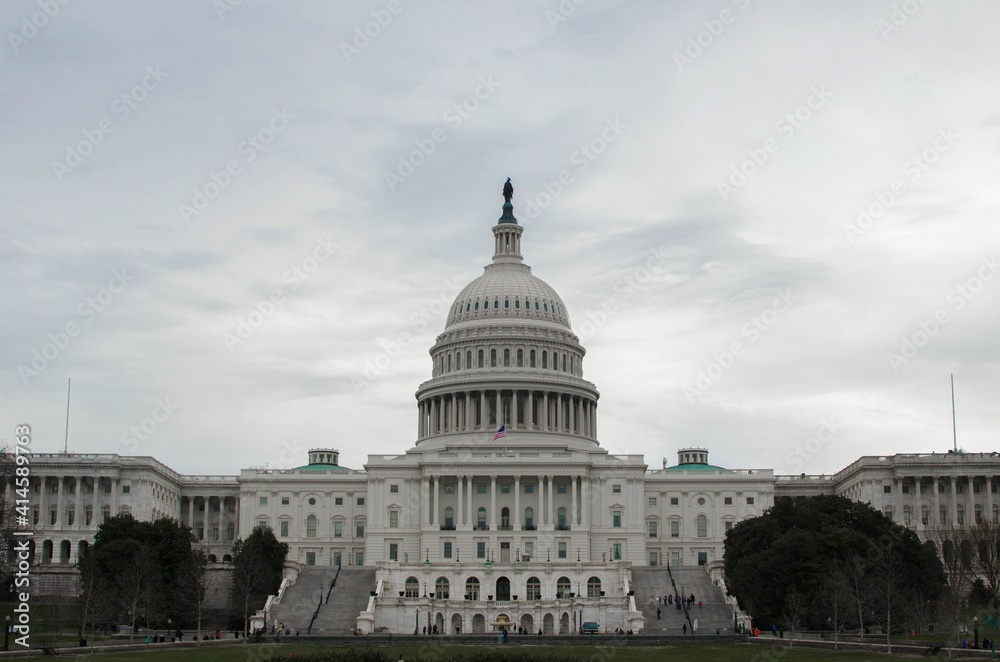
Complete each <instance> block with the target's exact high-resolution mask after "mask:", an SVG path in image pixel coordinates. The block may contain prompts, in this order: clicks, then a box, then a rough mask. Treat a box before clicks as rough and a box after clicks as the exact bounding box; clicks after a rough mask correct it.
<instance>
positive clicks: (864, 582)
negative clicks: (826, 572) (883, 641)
mask: <svg viewBox="0 0 1000 662" xmlns="http://www.w3.org/2000/svg"><path fill="white" fill-rule="evenodd" d="M870 569H871V568H870V564H869V563H868V561H866V560H865V559H864V557H862V556H860V555H858V554H855V555H853V556H851V558H850V559H848V561H847V562H846V563H844V565H843V566H842V571H843V574H844V580H845V584H844V586H845V588H846V590H847V594H848V595H849V596H850V598H851V604H852V606H853V609H854V610H856V611H857V615H858V630H859V631H860V632H861V634H864V632H865V612H867V611H869V610H870V608H871V606H872V603H873V586H872V581H871V574H870Z"/></svg>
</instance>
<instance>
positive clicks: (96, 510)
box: [90, 476, 101, 529]
mask: <svg viewBox="0 0 1000 662" xmlns="http://www.w3.org/2000/svg"><path fill="white" fill-rule="evenodd" d="M100 489H101V478H100V476H94V497H93V499H92V501H93V503H92V504H91V506H90V511H91V512H92V513H93V516H92V517H91V518H90V526H92V527H93V528H95V529H96V528H97V523H98V521H99V520H98V518H99V517H100V516H101V511H100V510H99V508H100V503H99V501H100V491H99V490H100Z"/></svg>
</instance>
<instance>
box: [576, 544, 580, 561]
mask: <svg viewBox="0 0 1000 662" xmlns="http://www.w3.org/2000/svg"><path fill="white" fill-rule="evenodd" d="M576 562H577V563H579V562H580V548H579V547H577V548H576Z"/></svg>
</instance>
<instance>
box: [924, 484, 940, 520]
mask: <svg viewBox="0 0 1000 662" xmlns="http://www.w3.org/2000/svg"><path fill="white" fill-rule="evenodd" d="M932 486H933V488H934V512H933V517H928V518H927V522H928V526H938V525H939V524H940V523H941V520H940V519H939V517H941V515H940V514H939V513H940V512H941V493H940V492H939V491H938V477H937V476H934V482H933V483H932Z"/></svg>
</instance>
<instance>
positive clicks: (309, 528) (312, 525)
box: [306, 515, 316, 538]
mask: <svg viewBox="0 0 1000 662" xmlns="http://www.w3.org/2000/svg"><path fill="white" fill-rule="evenodd" d="M315 537H316V516H315V515H310V516H309V517H307V518H306V538H315Z"/></svg>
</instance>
